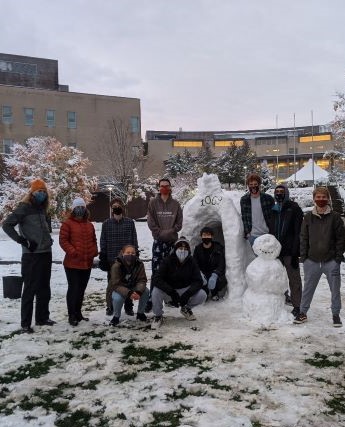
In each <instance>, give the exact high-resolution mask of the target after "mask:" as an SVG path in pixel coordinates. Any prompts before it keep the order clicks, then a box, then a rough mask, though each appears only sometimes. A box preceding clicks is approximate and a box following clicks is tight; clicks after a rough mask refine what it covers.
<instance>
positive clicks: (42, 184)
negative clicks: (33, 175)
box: [30, 179, 47, 193]
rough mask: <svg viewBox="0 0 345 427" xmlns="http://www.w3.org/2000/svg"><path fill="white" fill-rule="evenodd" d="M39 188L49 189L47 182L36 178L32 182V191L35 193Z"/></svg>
mask: <svg viewBox="0 0 345 427" xmlns="http://www.w3.org/2000/svg"><path fill="white" fill-rule="evenodd" d="M38 190H44V191H47V186H46V183H45V182H44V181H43V180H42V179H34V180H33V181H32V183H31V187H30V191H31V193H34V192H35V191H38Z"/></svg>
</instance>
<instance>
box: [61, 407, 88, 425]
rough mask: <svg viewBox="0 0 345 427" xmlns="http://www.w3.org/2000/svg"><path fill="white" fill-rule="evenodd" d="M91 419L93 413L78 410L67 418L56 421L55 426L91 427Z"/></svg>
mask: <svg viewBox="0 0 345 427" xmlns="http://www.w3.org/2000/svg"><path fill="white" fill-rule="evenodd" d="M91 418H92V414H91V412H89V411H84V410H83V409H78V410H77V411H75V412H72V413H69V414H68V415H66V416H65V417H60V418H58V419H57V420H56V421H55V425H56V426H57V427H72V426H73V427H89V426H90V421H91Z"/></svg>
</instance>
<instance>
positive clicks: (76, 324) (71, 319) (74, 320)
mask: <svg viewBox="0 0 345 427" xmlns="http://www.w3.org/2000/svg"><path fill="white" fill-rule="evenodd" d="M68 323H69V324H70V325H71V326H78V323H79V322H78V320H77V319H75V318H73V317H70V318H69V319H68Z"/></svg>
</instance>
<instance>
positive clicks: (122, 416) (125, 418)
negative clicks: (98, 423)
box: [115, 412, 127, 420]
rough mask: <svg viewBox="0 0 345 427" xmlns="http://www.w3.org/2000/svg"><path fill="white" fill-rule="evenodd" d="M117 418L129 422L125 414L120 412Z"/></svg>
mask: <svg viewBox="0 0 345 427" xmlns="http://www.w3.org/2000/svg"><path fill="white" fill-rule="evenodd" d="M115 418H117V419H119V420H127V417H126V415H125V414H124V413H123V412H120V413H119V414H117V415H116V417H115Z"/></svg>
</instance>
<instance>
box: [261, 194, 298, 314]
mask: <svg viewBox="0 0 345 427" xmlns="http://www.w3.org/2000/svg"><path fill="white" fill-rule="evenodd" d="M274 198H275V200H276V203H275V205H274V206H273V208H272V215H271V219H270V223H269V231H270V234H273V236H275V238H276V239H277V240H278V241H279V242H280V244H281V247H282V248H281V251H280V256H279V258H280V260H281V262H282V264H283V265H284V267H285V268H286V272H287V275H288V278H289V288H290V293H291V302H292V305H293V310H292V314H293V315H294V316H295V317H296V316H297V314H299V310H300V303H301V295H302V280H301V274H300V270H299V245H300V231H301V224H302V221H303V212H302V209H301V208H300V207H299V206H298V204H297V203H296V202H293V201H292V200H290V198H289V190H288V188H287V187H286V186H284V185H277V186H276V188H275V190H274Z"/></svg>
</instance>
